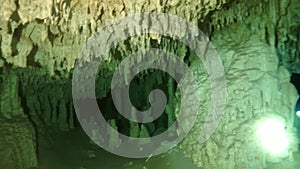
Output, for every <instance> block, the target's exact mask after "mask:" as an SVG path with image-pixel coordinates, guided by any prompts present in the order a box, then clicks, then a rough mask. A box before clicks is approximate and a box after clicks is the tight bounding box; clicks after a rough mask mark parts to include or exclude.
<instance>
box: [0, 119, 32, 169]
mask: <svg viewBox="0 0 300 169" xmlns="http://www.w3.org/2000/svg"><path fill="white" fill-rule="evenodd" d="M0 135H1V137H0V156H1V159H0V168H7V169H29V168H30V167H36V166H37V164H38V163H37V149H36V141H37V140H36V136H35V130H34V128H33V126H32V123H30V122H29V120H28V118H27V117H26V116H17V117H14V118H13V119H7V118H5V117H3V116H2V115H0Z"/></svg>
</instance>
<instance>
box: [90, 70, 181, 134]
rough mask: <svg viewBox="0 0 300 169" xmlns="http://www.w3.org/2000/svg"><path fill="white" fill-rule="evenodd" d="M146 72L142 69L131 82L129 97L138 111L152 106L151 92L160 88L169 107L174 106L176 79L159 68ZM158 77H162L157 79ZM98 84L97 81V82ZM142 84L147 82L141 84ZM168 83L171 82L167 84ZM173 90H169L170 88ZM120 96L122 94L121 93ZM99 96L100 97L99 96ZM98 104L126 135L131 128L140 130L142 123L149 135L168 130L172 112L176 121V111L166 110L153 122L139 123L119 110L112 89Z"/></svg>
mask: <svg viewBox="0 0 300 169" xmlns="http://www.w3.org/2000/svg"><path fill="white" fill-rule="evenodd" d="M145 74H146V72H145V70H144V71H141V72H140V73H139V74H138V75H136V76H135V77H134V78H133V79H132V81H131V82H130V84H129V98H130V102H131V103H132V106H133V107H134V108H136V109H137V110H138V111H142V112H143V111H146V110H148V109H149V108H150V107H151V104H150V102H149V94H150V92H151V91H153V90H154V89H159V90H162V91H163V92H164V94H165V95H166V97H167V105H166V106H169V107H174V105H171V104H174V101H173V98H175V93H170V92H175V91H176V89H177V83H176V81H175V80H174V79H173V78H172V77H171V76H169V75H168V74H167V73H165V72H163V71H161V70H157V69H151V70H150V71H149V70H147V76H145ZM157 78H158V79H160V80H159V81H157ZM96 84H97V83H96ZM141 84H145V86H144V85H141ZM166 84H171V85H173V86H170V85H166ZM170 87H171V88H172V89H173V90H169V88H170ZM120 97H122V94H121V93H120ZM97 98H99V97H97ZM97 103H98V106H99V108H100V111H101V114H102V115H103V116H104V118H105V120H106V121H107V122H108V121H109V120H112V119H113V120H115V122H116V126H117V128H118V132H120V133H121V134H124V135H126V136H131V135H130V133H131V132H130V130H139V131H141V128H142V125H143V126H144V127H145V128H146V130H147V131H148V134H149V136H155V135H159V134H160V133H162V132H164V131H166V130H167V129H168V126H169V125H172V124H173V123H172V124H168V123H169V119H168V116H169V115H170V114H172V116H173V119H172V120H173V122H174V121H175V113H174V110H171V111H172V112H166V111H167V110H166V109H165V110H164V112H163V113H162V114H161V115H160V116H159V117H158V118H157V119H154V120H153V121H152V122H149V123H137V122H133V121H130V119H127V118H126V117H124V116H122V115H121V114H120V113H119V112H118V110H117V109H116V106H115V103H114V101H113V99H112V95H111V90H109V92H108V93H107V94H106V96H105V97H102V98H100V99H97ZM136 116H137V118H141V117H140V116H142V115H141V114H136ZM132 126H136V127H138V129H133V128H132ZM131 137H143V136H141V135H136V136H131Z"/></svg>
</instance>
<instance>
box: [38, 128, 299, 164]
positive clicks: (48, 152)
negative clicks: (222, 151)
mask: <svg viewBox="0 0 300 169" xmlns="http://www.w3.org/2000/svg"><path fill="white" fill-rule="evenodd" d="M42 140H43V141H40V142H39V161H40V166H39V168H40V169H100V168H101V169H183V168H186V169H200V168H197V167H195V166H193V164H192V161H191V160H190V159H189V158H187V157H185V156H184V154H183V153H181V151H179V150H178V148H176V147H175V148H174V149H173V150H171V151H169V152H167V153H165V154H162V155H158V156H155V157H151V158H150V159H148V160H147V159H129V158H124V157H119V156H116V155H113V154H111V153H109V152H107V151H105V150H103V149H101V148H99V147H98V146H96V145H94V144H92V143H90V140H89V138H88V136H87V135H86V134H85V133H84V131H83V130H81V129H80V128H76V129H73V130H70V131H61V132H52V133H51V134H48V136H47V140H45V139H42ZM298 168H300V152H298V153H295V155H294V162H291V161H289V160H286V161H283V162H280V163H270V164H268V168H267V169H298Z"/></svg>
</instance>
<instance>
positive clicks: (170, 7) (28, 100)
mask: <svg viewBox="0 0 300 169" xmlns="http://www.w3.org/2000/svg"><path fill="white" fill-rule="evenodd" d="M0 2H1V4H2V5H1V7H0V35H1V36H0V47H1V53H0V72H1V74H0V77H1V91H0V93H1V103H0V105H1V107H0V110H1V112H0V114H1V116H4V119H5V120H4V121H7V122H10V120H7V119H14V118H16V120H17V119H19V116H20V117H23V116H24V112H23V110H25V112H26V116H24V118H25V119H26V121H28V118H30V120H31V121H32V122H33V123H34V124H35V125H37V126H44V125H53V124H55V125H56V126H57V127H58V128H60V129H70V128H73V127H74V125H76V124H75V123H76V122H75V121H76V120H75V118H74V110H73V103H72V98H71V80H70V79H71V75H72V71H73V67H74V63H75V59H76V57H77V56H78V54H79V52H80V50H81V48H82V46H83V44H84V43H85V42H86V41H87V39H88V38H89V37H90V36H91V35H92V33H94V32H96V31H97V30H99V29H100V28H101V26H104V25H105V24H106V23H109V22H110V21H111V20H113V19H114V18H120V17H123V16H126V15H128V14H132V13H135V12H165V13H169V14H176V15H178V16H180V17H184V18H186V19H187V20H188V21H190V22H192V23H193V24H195V25H198V26H199V27H200V28H201V29H202V30H203V31H204V32H205V33H206V34H207V35H208V36H210V38H211V39H212V42H213V44H214V45H215V46H216V49H217V51H218V52H219V54H220V57H221V59H222V61H223V64H224V67H225V75H226V80H227V93H228V95H227V97H226V98H227V105H226V108H225V113H224V116H223V118H222V120H221V122H220V124H219V127H218V128H217V130H216V131H215V133H214V134H213V135H212V136H211V138H210V139H209V140H208V141H207V142H206V143H205V144H203V145H200V144H198V143H197V139H198V137H197V136H198V135H199V133H200V132H203V131H201V128H202V126H203V121H204V120H205V118H206V115H207V112H208V104H209V102H210V99H209V98H210V95H209V93H210V84H209V80H208V75H207V73H206V70H205V68H204V67H203V65H202V63H199V62H197V61H194V60H193V59H192V58H188V59H189V61H190V62H191V68H192V69H193V70H194V72H195V73H196V74H197V75H198V84H199V89H200V91H201V92H202V93H205V94H203V95H201V102H202V103H203V104H201V107H200V108H199V109H200V110H201V112H200V114H199V117H198V120H197V123H196V126H195V127H194V128H193V129H192V131H191V133H190V135H188V137H187V138H186V139H185V140H184V141H183V142H182V143H181V145H180V146H181V147H182V149H183V151H184V152H185V153H186V154H187V155H188V156H190V157H191V158H192V159H193V161H194V163H195V165H197V166H203V167H205V168H207V169H221V168H238V169H247V168H248V169H252V168H255V169H259V168H264V167H265V166H266V164H267V161H272V160H274V159H273V158H272V157H270V156H269V155H268V153H267V152H264V151H263V150H262V148H261V147H260V146H259V143H257V139H256V138H255V137H254V135H255V132H256V130H255V128H254V127H253V126H255V124H256V122H257V121H259V119H261V118H263V117H262V116H264V115H269V114H270V116H271V113H274V114H275V115H278V116H280V117H282V118H283V119H285V121H286V127H287V129H286V130H287V131H288V133H289V134H290V135H289V136H290V138H291V146H290V149H289V152H288V153H291V152H293V151H294V150H295V144H296V140H295V138H294V133H295V131H293V130H294V129H293V126H292V124H293V119H294V114H293V110H294V107H293V106H294V104H295V102H296V97H297V96H296V91H295V89H294V87H293V86H292V85H291V84H290V83H289V76H290V72H298V73H299V72H300V69H299V67H300V66H299V46H300V45H299V42H300V41H299V37H300V35H299V31H297V30H298V29H299V25H300V17H299V12H298V11H299V9H300V7H299V3H298V1H297V0H287V1H279V0H269V1H258V0H254V1H251V2H249V1H246V0H237V1H229V0H219V1H217V0H215V1H209V0H197V1H193V0H188V1H175V0H172V1H158V0H157V1H144V0H139V1H135V2H133V1H129V0H128V1H126V0H125V1H118V0H116V1H89V2H86V1H84V0H74V1H67V0H66V1H64V0H58V1H52V0H51V1H50V0H47V1H43V2H42V1H39V0H35V1H26V0H19V1H13V0H8V1H7V0H6V1H4V0H2V1H0ZM140 41H142V42H140ZM151 41H155V42H156V43H159V44H161V45H162V46H163V47H162V48H164V49H168V51H170V52H172V51H173V52H174V53H176V54H178V55H179V56H180V57H182V58H183V57H185V56H186V55H189V53H188V50H187V49H186V48H185V47H184V46H181V45H180V44H176V43H174V42H171V41H169V40H168V39H166V38H163V37H160V36H152V37H142V38H132V39H129V41H128V42H129V43H126V44H125V43H124V44H120V45H119V46H118V47H116V49H115V54H116V53H117V54H119V55H122V56H123V57H124V56H126V55H128V53H130V52H132V51H136V50H138V49H139V48H141V47H149V46H150V44H151ZM118 63H119V60H118V59H117V58H116V55H113V54H112V55H111V58H110V59H109V62H108V63H107V65H102V67H101V68H102V69H103V71H100V75H99V76H100V77H103V79H106V78H110V77H111V70H113V69H114V68H115V65H116V64H118ZM8 70H9V71H8ZM11 74H13V76H11ZM152 81H153V82H154V81H156V79H152ZM3 82H5V83H3ZM99 86H100V88H99V89H97V90H98V91H99V93H100V95H99V98H102V97H105V96H106V94H107V91H108V90H109V86H110V84H109V81H103V82H102V84H101V85H99ZM20 97H21V98H22V99H21V98H20ZM27 116H28V117H27ZM0 124H2V123H0ZM22 124H23V123H22ZM27 125H29V123H28V124H27V123H26V126H27ZM4 126H5V128H6V129H10V128H12V127H11V126H10V125H4ZM16 128H18V129H16V130H19V129H20V127H16ZM25 128H26V127H25ZM28 128H30V125H29V127H28ZM0 131H2V130H0ZM28 132H29V133H28V135H26V138H25V136H24V138H25V139H24V140H27V141H24V142H26V145H23V144H22V145H21V147H23V146H24V147H31V148H30V153H33V152H34V149H33V147H34V144H33V143H32V142H31V140H34V139H35V136H34V134H33V133H34V132H33V131H32V130H31V129H28ZM30 133H31V134H30ZM17 134H18V132H17V133H16V135H17ZM8 135H10V136H12V138H15V137H14V135H13V134H10V133H9V134H8ZM22 138H23V137H22ZM2 142H3V141H2V140H0V145H2V144H1V143H2ZM21 142H23V141H20V143H21ZM16 143H17V144H19V140H17V141H16ZM9 149H10V148H7V150H9ZM22 151H23V150H22ZM28 151H29V150H28ZM24 152H27V150H24ZM1 153H2V152H1V151H0V154H1ZM35 160H36V159H34V158H32V159H31V160H29V161H31V162H30V164H35V163H36V161H35ZM20 164H21V162H20ZM24 165H25V164H24ZM26 166H29V164H28V165H27V164H26ZM0 168H1V167H0ZM4 168H5V167H4Z"/></svg>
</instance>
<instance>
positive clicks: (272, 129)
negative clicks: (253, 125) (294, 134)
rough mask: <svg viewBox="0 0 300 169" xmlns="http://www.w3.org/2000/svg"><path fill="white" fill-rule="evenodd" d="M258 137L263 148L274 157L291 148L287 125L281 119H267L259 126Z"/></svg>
mask: <svg viewBox="0 0 300 169" xmlns="http://www.w3.org/2000/svg"><path fill="white" fill-rule="evenodd" d="M257 132H258V133H257V134H258V137H259V139H260V142H261V144H262V146H263V147H264V148H265V149H266V150H267V151H268V152H269V153H271V154H272V155H281V154H282V153H284V152H286V150H287V149H288V146H289V139H288V135H287V133H286V131H285V125H284V122H283V121H282V120H279V119H266V120H265V121H262V122H261V123H260V124H259V125H258V130H257Z"/></svg>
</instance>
